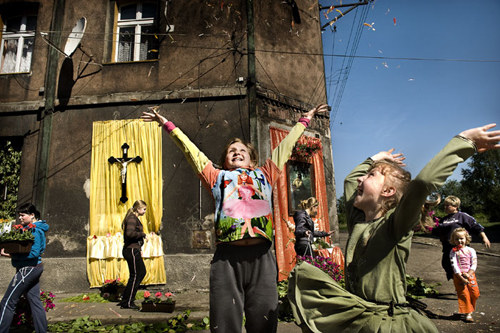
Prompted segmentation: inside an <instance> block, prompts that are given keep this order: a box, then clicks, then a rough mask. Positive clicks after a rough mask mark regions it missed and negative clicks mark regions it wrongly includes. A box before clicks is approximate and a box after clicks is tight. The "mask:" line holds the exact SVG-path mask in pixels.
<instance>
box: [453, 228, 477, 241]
mask: <svg viewBox="0 0 500 333" xmlns="http://www.w3.org/2000/svg"><path fill="white" fill-rule="evenodd" d="M461 232H464V233H465V240H466V241H465V245H469V244H470V242H471V241H472V237H471V236H470V235H469V232H468V231H467V229H465V228H456V229H455V230H453V232H452V233H451V236H450V240H449V241H450V243H451V244H452V245H455V241H456V239H457V234H458V233H461Z"/></svg>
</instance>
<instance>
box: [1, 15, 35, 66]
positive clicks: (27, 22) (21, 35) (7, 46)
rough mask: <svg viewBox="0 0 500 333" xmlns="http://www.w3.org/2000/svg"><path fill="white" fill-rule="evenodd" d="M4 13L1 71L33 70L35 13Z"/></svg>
mask: <svg viewBox="0 0 500 333" xmlns="http://www.w3.org/2000/svg"><path fill="white" fill-rule="evenodd" d="M6 16H7V17H4V15H2V21H3V27H2V44H1V46H0V54H1V55H2V59H1V63H0V73H26V72H29V71H30V70H31V59H32V56H33V46H34V44H35V31H36V20H37V17H36V16H35V15H16V16H8V15H6Z"/></svg>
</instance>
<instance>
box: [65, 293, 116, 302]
mask: <svg viewBox="0 0 500 333" xmlns="http://www.w3.org/2000/svg"><path fill="white" fill-rule="evenodd" d="M61 302H73V303H109V301H108V300H107V299H105V298H104V297H102V296H101V295H99V294H96V293H89V294H80V295H76V296H72V297H66V298H64V299H62V300H61Z"/></svg>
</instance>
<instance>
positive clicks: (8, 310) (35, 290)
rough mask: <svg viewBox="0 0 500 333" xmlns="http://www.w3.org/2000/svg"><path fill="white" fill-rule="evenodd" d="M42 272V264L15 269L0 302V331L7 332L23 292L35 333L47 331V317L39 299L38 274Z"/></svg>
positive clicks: (1, 332) (0, 332)
mask: <svg viewBox="0 0 500 333" xmlns="http://www.w3.org/2000/svg"><path fill="white" fill-rule="evenodd" d="M42 273H43V265H42V264H39V265H37V266H26V267H23V268H19V269H18V270H17V272H16V274H15V275H14V277H13V278H12V281H11V282H10V283H9V287H8V288H7V291H6V292H5V294H4V296H3V298H2V302H1V303H0V333H7V332H9V327H10V325H11V323H12V318H13V317H14V312H15V310H16V305H17V302H18V301H19V298H20V297H21V295H22V294H25V295H26V298H27V299H28V303H29V305H30V308H31V313H32V316H33V324H34V326H35V331H36V333H45V332H47V317H46V315H45V310H44V308H43V305H42V301H41V300H40V276H41V275H42Z"/></svg>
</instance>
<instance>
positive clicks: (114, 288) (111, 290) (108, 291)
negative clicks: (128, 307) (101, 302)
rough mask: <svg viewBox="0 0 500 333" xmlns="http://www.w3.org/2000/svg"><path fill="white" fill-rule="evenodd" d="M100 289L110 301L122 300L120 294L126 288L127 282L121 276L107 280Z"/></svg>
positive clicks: (102, 294)
mask: <svg viewBox="0 0 500 333" xmlns="http://www.w3.org/2000/svg"><path fill="white" fill-rule="evenodd" d="M99 290H100V292H101V297H102V298H104V299H107V300H108V301H110V302H118V301H119V300H120V296H121V295H122V294H123V291H124V290H125V284H124V283H123V282H122V281H121V280H120V278H116V279H114V280H105V281H104V284H103V285H102V286H101V287H100V288H99Z"/></svg>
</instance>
